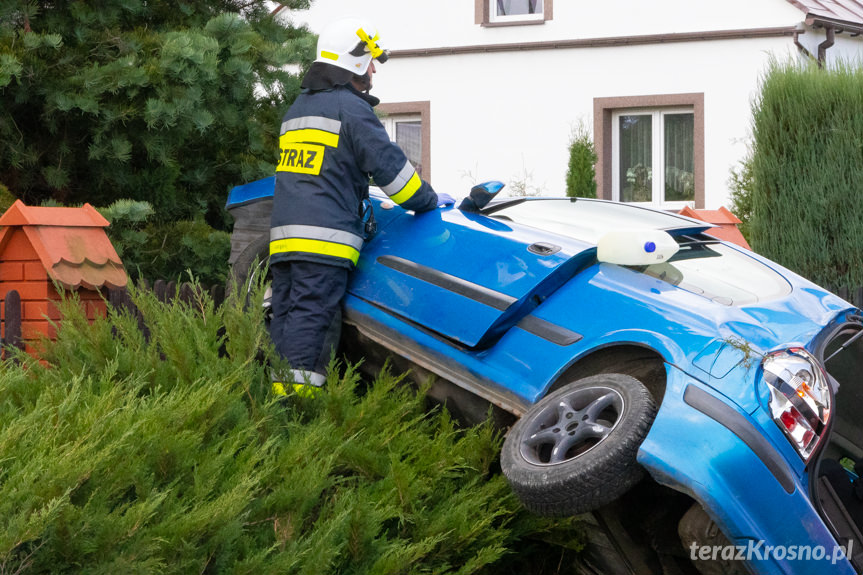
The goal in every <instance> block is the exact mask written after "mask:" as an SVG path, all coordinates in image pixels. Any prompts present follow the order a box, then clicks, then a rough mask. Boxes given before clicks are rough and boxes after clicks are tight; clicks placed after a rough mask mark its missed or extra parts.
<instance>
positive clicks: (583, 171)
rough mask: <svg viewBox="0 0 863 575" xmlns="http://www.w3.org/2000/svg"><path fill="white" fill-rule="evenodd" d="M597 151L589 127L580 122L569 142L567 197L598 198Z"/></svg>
mask: <svg viewBox="0 0 863 575" xmlns="http://www.w3.org/2000/svg"><path fill="white" fill-rule="evenodd" d="M596 159H597V158H596V150H595V149H594V147H593V139H592V138H591V135H590V130H588V128H587V126H586V125H585V124H584V123H583V122H580V123H579V124H578V126H576V127H575V128H574V129H573V132H572V136H571V137H570V141H569V167H568V168H567V170H566V195H567V196H569V197H571V198H575V197H581V198H595V197H596V173H595V172H594V166H595V165H596Z"/></svg>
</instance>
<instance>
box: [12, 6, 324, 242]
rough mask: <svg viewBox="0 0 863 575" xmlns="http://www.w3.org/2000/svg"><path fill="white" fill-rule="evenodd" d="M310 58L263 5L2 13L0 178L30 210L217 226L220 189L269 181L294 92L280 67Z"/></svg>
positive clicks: (309, 46)
mask: <svg viewBox="0 0 863 575" xmlns="http://www.w3.org/2000/svg"><path fill="white" fill-rule="evenodd" d="M308 2H309V0H291V1H290V2H284V4H287V5H288V7H290V8H302V7H306V6H308ZM313 50H314V37H313V36H312V35H311V34H310V33H309V32H308V31H307V30H305V29H298V28H293V27H290V26H285V25H284V24H283V23H281V22H280V21H276V20H275V19H273V18H272V17H270V15H269V12H268V9H267V7H266V6H265V3H264V2H263V0H216V1H204V0H183V1H181V2H167V1H164V0H106V1H104V2H76V1H68V0H60V1H51V2H49V1H38V2H33V1H25V0H13V1H11V2H4V3H3V4H2V7H0V181H2V182H3V183H4V184H6V185H7V186H8V187H9V188H10V189H11V190H12V191H13V193H15V194H16V195H17V196H18V197H20V198H22V199H23V200H24V201H25V202H27V203H31V204H38V203H40V202H42V201H44V200H46V199H48V198H53V199H55V200H58V201H62V202H64V203H81V202H85V201H87V202H90V203H93V204H95V205H109V204H111V203H112V202H113V201H115V200H117V199H121V198H128V199H134V200H145V201H148V202H150V203H151V204H152V205H153V206H154V208H155V210H156V213H157V214H159V217H160V218H164V219H176V218H189V219H192V217H193V216H194V215H195V214H199V213H201V212H203V211H207V212H208V214H209V215H208V220H209V221H210V223H211V224H213V225H217V226H221V227H224V225H225V222H224V221H223V220H222V218H223V215H222V214H223V210H222V207H223V206H224V200H225V196H226V193H227V190H228V189H229V188H230V187H231V186H232V185H236V184H237V183H240V182H243V181H248V180H252V179H255V178H257V177H261V176H264V175H269V174H271V173H272V171H273V167H274V165H275V160H276V154H277V145H276V138H277V135H278V134H277V131H278V124H279V118H280V116H281V114H282V113H283V112H284V109H285V107H286V105H287V104H288V102H290V101H292V99H293V98H294V97H295V95H296V93H297V92H298V89H299V87H298V78H297V76H295V75H292V74H291V73H289V72H288V71H286V69H285V66H286V65H287V64H290V63H295V64H300V65H301V66H302V65H307V64H308V62H309V61H310V58H311V57H312V56H313Z"/></svg>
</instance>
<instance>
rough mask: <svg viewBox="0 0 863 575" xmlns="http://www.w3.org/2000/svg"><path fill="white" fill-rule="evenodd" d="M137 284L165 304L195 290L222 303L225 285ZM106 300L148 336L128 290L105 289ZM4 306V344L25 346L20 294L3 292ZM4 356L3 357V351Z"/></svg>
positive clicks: (191, 295)
mask: <svg viewBox="0 0 863 575" xmlns="http://www.w3.org/2000/svg"><path fill="white" fill-rule="evenodd" d="M139 287H140V288H143V289H152V291H153V293H155V295H156V298H157V299H158V300H159V301H162V302H166V303H167V302H170V301H173V300H174V299H175V298H179V299H180V301H184V302H187V303H192V302H193V301H194V300H195V296H196V293H195V290H203V291H205V292H207V293H208V294H209V296H210V298H211V299H212V300H213V302H214V304H215V305H216V306H220V305H222V303H223V302H224V301H225V286H223V285H214V286H212V287H209V288H205V287H201V286H195V285H192V284H191V283H188V282H184V283H181V284H180V286H179V289H178V288H177V282H166V281H164V280H157V281H155V282H154V283H153V286H152V288H150V286H149V285H148V284H147V282H143V283H142V284H140V286H139ZM107 300H108V305H110V306H112V307H114V308H116V309H125V310H128V311H129V312H130V313H131V314H132V315H134V316H135V317H137V318H138V326H139V327H140V328H141V331H142V332H143V333H144V337H147V338H149V335H150V334H149V329H147V326H146V325H145V324H144V318H143V317H142V315H141V312H140V310H138V308H137V307H136V306H135V304H134V303H133V302H132V298H131V297H129V292H128V291H127V290H126V288H119V289H112V290H108V294H107ZM3 306H4V309H3V311H4V314H3V318H4V320H3V323H4V324H5V325H4V327H5V332H4V334H3V347H4V348H8V347H13V348H17V349H24V343H25V342H24V338H23V326H22V320H23V314H22V307H21V296H20V295H19V294H18V292H17V291H15V290H11V291H8V292H6V299H5V301H4V303H3ZM3 355H4V356H5V353H4V354H3Z"/></svg>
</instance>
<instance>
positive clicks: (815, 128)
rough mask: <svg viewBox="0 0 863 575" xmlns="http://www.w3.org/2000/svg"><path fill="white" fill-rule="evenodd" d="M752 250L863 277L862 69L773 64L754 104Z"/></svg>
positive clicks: (845, 276)
mask: <svg viewBox="0 0 863 575" xmlns="http://www.w3.org/2000/svg"><path fill="white" fill-rule="evenodd" d="M753 114H754V120H753V134H754V149H753V156H752V181H753V193H752V216H751V220H750V239H751V243H752V247H753V249H755V250H756V251H758V252H760V253H762V254H764V255H765V256H767V257H769V258H771V259H774V260H776V261H777V262H779V263H781V264H782V265H784V266H787V267H789V268H791V269H793V270H794V271H796V272H798V273H800V274H801V275H803V276H806V277H807V278H809V279H811V280H813V281H815V282H817V283H821V284H824V285H828V286H842V285H845V286H858V285H863V211H861V210H860V209H858V206H859V205H860V204H861V201H863V68H861V67H859V66H857V67H851V66H850V65H844V66H838V67H836V68H834V69H831V70H821V69H819V68H818V67H817V66H815V65H814V64H804V65H795V64H779V63H776V62H774V63H772V65H771V66H770V69H769V71H768V73H767V75H766V76H765V78H764V81H763V83H762V87H761V94H760V96H759V98H758V100H757V102H755V104H754V107H753Z"/></svg>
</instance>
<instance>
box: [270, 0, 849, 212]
mask: <svg viewBox="0 0 863 575" xmlns="http://www.w3.org/2000/svg"><path fill="white" fill-rule="evenodd" d="M287 12H288V11H284V13H287ZM342 16H360V17H364V18H367V19H368V20H370V21H371V22H373V23H374V24H376V25H377V27H378V29H379V31H380V36H381V44H382V45H383V46H385V47H387V48H389V49H390V50H391V58H390V60H389V61H388V62H387V63H386V64H384V65H380V66H378V73H377V75H376V76H375V87H374V89H373V90H372V93H373V94H375V95H376V96H378V97H379V98H380V99H381V101H382V104H381V105H380V106H379V107H378V109H379V111H381V112H384V113H385V114H386V116H385V118H384V122H385V124H386V125H387V127H388V130H390V133H391V136H392V137H393V139H394V140H396V141H398V142H399V143H400V144H401V145H402V147H403V148H404V149H405V150H406V151H407V152H408V154H409V156H410V157H411V158H412V160H413V161H414V162H415V163H416V164H418V166H419V168H420V169H421V171H422V174H423V177H425V178H426V179H429V180H430V181H431V182H432V184H433V185H434V187H435V189H437V190H438V191H445V192H448V193H450V194H451V195H454V196H457V197H458V196H464V195H466V194H467V192H468V190H469V188H470V186H471V185H472V184H473V183H476V182H480V181H484V180H493V179H497V180H501V181H503V182H507V183H509V188H510V189H513V188H515V189H519V188H521V189H522V190H523V191H526V192H527V193H536V192H538V191H540V192H542V193H545V194H550V195H562V194H564V193H565V174H566V169H567V162H568V142H569V139H570V136H571V133H572V130H573V129H574V128H575V127H576V126H578V125H579V124H580V123H581V125H585V126H590V127H591V128H590V129H592V133H593V138H594V143H595V146H596V150H597V154H598V156H599V161H598V163H597V165H596V178H597V183H598V195H599V196H600V197H602V198H607V199H613V200H619V201H640V202H645V203H649V204H651V205H654V206H657V207H661V208H669V209H674V208H680V207H682V206H683V205H690V206H694V207H696V208H717V207H719V206H721V205H727V203H728V194H729V191H728V185H727V182H728V178H729V173H730V169H731V168H732V167H734V166H736V165H737V163H738V162H739V161H740V160H741V159H742V158H743V157H744V156H745V154H746V151H747V143H748V141H749V136H750V124H751V115H752V114H751V106H752V102H753V99H754V98H755V97H756V96H757V93H758V85H759V81H760V79H761V77H762V75H763V73H764V72H765V70H766V68H767V64H768V62H769V59H770V58H771V57H776V58H778V59H780V60H785V59H788V58H794V57H799V55H801V54H809V55H811V56H813V57H816V58H820V60H821V61H823V62H826V63H827V64H828V65H829V64H830V63H831V62H833V61H835V60H836V59H837V58H843V59H856V58H859V55H860V54H861V52H863V37H861V36H860V34H861V33H863V1H857V0H724V1H722V2H716V1H712V0H653V1H650V2H647V1H645V0H602V1H599V2H581V1H576V0H436V1H435V2H421V1H419V0H313V4H312V8H311V9H310V10H308V11H302V12H293V13H291V14H288V15H287V17H289V18H292V19H293V20H294V21H295V22H298V23H302V22H306V23H308V25H309V27H310V28H311V29H312V30H313V31H315V32H320V30H321V29H322V28H323V26H324V25H325V24H326V23H327V22H329V21H330V20H332V19H335V18H338V17H342Z"/></svg>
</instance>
